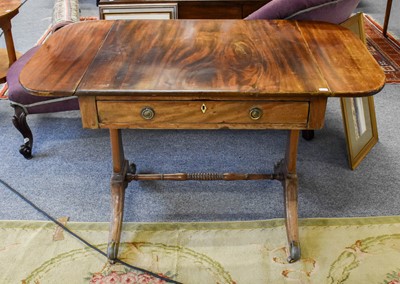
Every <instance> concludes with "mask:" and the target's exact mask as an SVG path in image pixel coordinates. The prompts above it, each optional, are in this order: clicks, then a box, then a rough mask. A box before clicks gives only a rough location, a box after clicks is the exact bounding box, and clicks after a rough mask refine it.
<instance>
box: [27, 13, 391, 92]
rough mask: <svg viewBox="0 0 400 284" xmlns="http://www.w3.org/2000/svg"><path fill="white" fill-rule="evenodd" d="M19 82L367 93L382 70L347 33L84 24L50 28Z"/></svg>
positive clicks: (50, 86) (231, 25)
mask: <svg viewBox="0 0 400 284" xmlns="http://www.w3.org/2000/svg"><path fill="white" fill-rule="evenodd" d="M20 81H21V84H22V85H23V86H24V87H25V88H26V89H27V90H29V91H30V92H32V93H33V94H37V95H55V96H70V95H78V96H85V95H113V96H114V95H141V96H143V95H151V96H164V95H171V94H174V96H181V95H182V96H187V95H202V94H206V95H218V96H235V95H241V96H249V97H251V96H252V97H254V96H257V97H276V96H287V97H296V96H299V97H300V96H302V97H304V96H310V97H312V96H338V97H355V96H368V95H373V94H375V93H377V92H378V91H379V90H380V89H381V88H382V87H383V85H384V83H385V76H384V74H383V72H382V70H381V68H380V67H379V65H378V64H377V63H376V61H375V60H374V59H373V57H372V56H371V54H370V53H369V52H368V50H367V48H366V47H365V46H364V45H363V43H362V42H361V41H360V40H359V39H358V38H357V37H356V36H354V35H353V33H352V32H351V31H350V30H347V29H345V28H343V27H340V26H337V25H333V24H328V23H321V22H298V21H285V20H276V21H265V20H254V21H245V20H168V21H165V20H160V21H158V20H137V21H87V22H82V23H77V24H71V25H68V26H66V27H64V28H63V29H61V30H59V31H57V32H56V33H55V34H54V35H52V36H51V37H50V38H49V40H47V41H46V42H45V43H44V44H43V46H42V47H41V48H40V50H39V51H38V52H37V53H36V54H35V56H34V57H33V58H32V59H31V60H30V61H29V62H28V64H27V65H26V66H25V68H24V69H23V71H22V73H21V76H20Z"/></svg>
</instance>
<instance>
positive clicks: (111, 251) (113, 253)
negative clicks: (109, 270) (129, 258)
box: [107, 242, 118, 264]
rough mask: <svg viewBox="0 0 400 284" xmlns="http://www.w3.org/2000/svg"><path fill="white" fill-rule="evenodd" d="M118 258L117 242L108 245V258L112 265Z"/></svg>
mask: <svg viewBox="0 0 400 284" xmlns="http://www.w3.org/2000/svg"><path fill="white" fill-rule="evenodd" d="M117 256H118V246H117V244H116V243H115V242H110V243H108V247H107V258H108V261H109V262H110V263H111V264H114V263H115V260H116V259H117Z"/></svg>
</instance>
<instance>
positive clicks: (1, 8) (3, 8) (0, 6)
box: [0, 0, 21, 22]
mask: <svg viewBox="0 0 400 284" xmlns="http://www.w3.org/2000/svg"><path fill="white" fill-rule="evenodd" d="M20 6H21V1H20V0H5V1H0V22H1V20H2V19H3V18H6V17H10V15H12V16H13V15H14V14H16V13H18V9H19V7H20ZM12 16H11V17H12Z"/></svg>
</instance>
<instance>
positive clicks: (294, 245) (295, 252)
mask: <svg viewBox="0 0 400 284" xmlns="http://www.w3.org/2000/svg"><path fill="white" fill-rule="evenodd" d="M300 257H301V251H300V244H299V242H296V241H293V242H291V243H290V244H289V257H288V259H287V260H288V262H289V263H293V262H296V261H298V260H299V259H300Z"/></svg>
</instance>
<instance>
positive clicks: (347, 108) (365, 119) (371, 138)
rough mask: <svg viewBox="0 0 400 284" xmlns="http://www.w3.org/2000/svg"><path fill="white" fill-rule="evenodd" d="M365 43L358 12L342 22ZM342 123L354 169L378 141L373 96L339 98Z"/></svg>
mask: <svg viewBox="0 0 400 284" xmlns="http://www.w3.org/2000/svg"><path fill="white" fill-rule="evenodd" d="M342 26H344V27H346V28H348V29H350V30H351V31H353V32H354V33H355V34H356V35H358V36H359V37H360V39H361V40H362V41H363V42H364V43H366V38H365V31H364V15H363V14H362V13H358V14H356V15H353V16H352V17H350V18H349V19H348V20H347V21H345V22H344V23H342ZM340 104H341V108H342V116H343V124H344V130H345V133H346V142H347V143H346V144H347V154H348V161H349V166H350V168H351V169H352V170H355V169H356V168H357V167H358V166H359V165H360V163H361V161H362V160H363V159H364V158H365V156H366V155H367V154H368V153H369V152H370V151H371V149H372V148H373V147H374V146H375V144H376V143H378V128H377V123H376V114H375V104H374V97H373V96H370V97H359V98H341V99H340Z"/></svg>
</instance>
